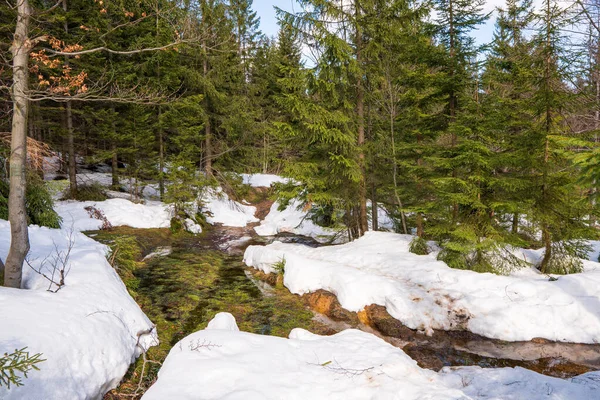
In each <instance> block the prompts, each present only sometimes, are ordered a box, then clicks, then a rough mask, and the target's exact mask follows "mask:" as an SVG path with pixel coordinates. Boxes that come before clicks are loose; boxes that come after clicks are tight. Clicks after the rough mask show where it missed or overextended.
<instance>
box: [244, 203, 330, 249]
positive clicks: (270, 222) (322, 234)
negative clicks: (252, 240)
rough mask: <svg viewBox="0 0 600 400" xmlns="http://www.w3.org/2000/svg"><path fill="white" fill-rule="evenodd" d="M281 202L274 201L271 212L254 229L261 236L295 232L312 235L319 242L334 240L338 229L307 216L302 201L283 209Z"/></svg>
mask: <svg viewBox="0 0 600 400" xmlns="http://www.w3.org/2000/svg"><path fill="white" fill-rule="evenodd" d="M279 206H280V203H279V202H277V201H276V202H275V203H273V205H272V206H271V210H270V211H269V214H268V215H267V216H266V217H265V219H264V220H262V221H261V223H260V225H259V226H257V227H255V228H254V230H255V231H256V233H257V234H258V235H260V236H275V235H277V234H278V233H293V234H296V235H303V236H310V237H312V238H314V239H315V240H318V241H319V242H328V241H330V240H332V239H333V238H334V237H335V236H336V234H337V233H338V232H337V231H335V230H333V229H327V228H323V227H321V226H319V225H317V224H315V223H314V222H312V221H311V220H310V219H308V218H307V217H306V215H307V213H306V211H303V210H302V203H301V202H300V201H299V200H294V201H292V202H290V204H289V205H288V206H287V207H286V208H285V209H284V210H283V211H279Z"/></svg>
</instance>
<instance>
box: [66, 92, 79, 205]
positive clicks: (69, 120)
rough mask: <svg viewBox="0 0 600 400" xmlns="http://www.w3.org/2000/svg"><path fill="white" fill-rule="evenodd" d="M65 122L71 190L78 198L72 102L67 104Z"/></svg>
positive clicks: (73, 196) (72, 195)
mask: <svg viewBox="0 0 600 400" xmlns="http://www.w3.org/2000/svg"><path fill="white" fill-rule="evenodd" d="M65 121H66V124H67V150H68V151H69V163H68V164H69V190H70V192H71V197H72V198H75V197H76V196H77V158H76V156H75V137H74V134H73V116H72V112H71V102H70V101H67V102H66V103H65Z"/></svg>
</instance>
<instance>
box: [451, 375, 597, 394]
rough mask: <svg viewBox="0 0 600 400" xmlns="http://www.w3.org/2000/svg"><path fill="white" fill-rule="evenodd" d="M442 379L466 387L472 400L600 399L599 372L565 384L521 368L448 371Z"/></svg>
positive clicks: (466, 392) (456, 385)
mask: <svg viewBox="0 0 600 400" xmlns="http://www.w3.org/2000/svg"><path fill="white" fill-rule="evenodd" d="M440 375H441V378H442V381H443V382H445V383H446V384H447V385H448V386H451V387H462V386H464V387H463V388H462V390H463V392H464V393H465V394H466V395H468V396H469V397H471V398H473V399H490V400H525V399H527V400H548V399H554V400H563V399H565V400H566V399H569V400H592V399H600V372H588V373H587V374H583V375H579V376H576V377H574V378H572V379H570V380H562V379H558V378H552V377H549V376H545V375H540V374H538V373H535V372H533V371H529V370H527V369H524V368H520V367H516V368H497V369H494V368H480V367H461V368H449V367H446V368H444V369H443V370H442V371H441V374H440Z"/></svg>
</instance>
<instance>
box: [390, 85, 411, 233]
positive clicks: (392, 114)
mask: <svg viewBox="0 0 600 400" xmlns="http://www.w3.org/2000/svg"><path fill="white" fill-rule="evenodd" d="M390 90H391V87H390ZM391 107H392V108H391V109H390V135H391V138H392V158H393V160H392V165H393V171H392V178H393V181H394V196H396V203H398V207H399V208H400V220H401V221H402V230H403V232H404V234H405V235H406V234H408V229H407V227H406V217H405V215H404V210H403V208H404V205H403V204H402V200H400V195H399V194H398V178H397V177H396V175H398V161H397V160H396V139H395V138H394V136H395V132H394V119H395V117H396V113H395V110H394V106H393V105H391Z"/></svg>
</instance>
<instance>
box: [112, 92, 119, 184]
mask: <svg viewBox="0 0 600 400" xmlns="http://www.w3.org/2000/svg"><path fill="white" fill-rule="evenodd" d="M110 109H111V111H112V117H111V127H112V137H111V141H110V150H111V153H112V158H111V164H110V167H111V168H110V169H111V173H112V187H113V188H114V189H118V188H119V186H120V182H119V155H118V150H119V149H118V147H117V123H116V110H115V105H114V103H111V105H110Z"/></svg>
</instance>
